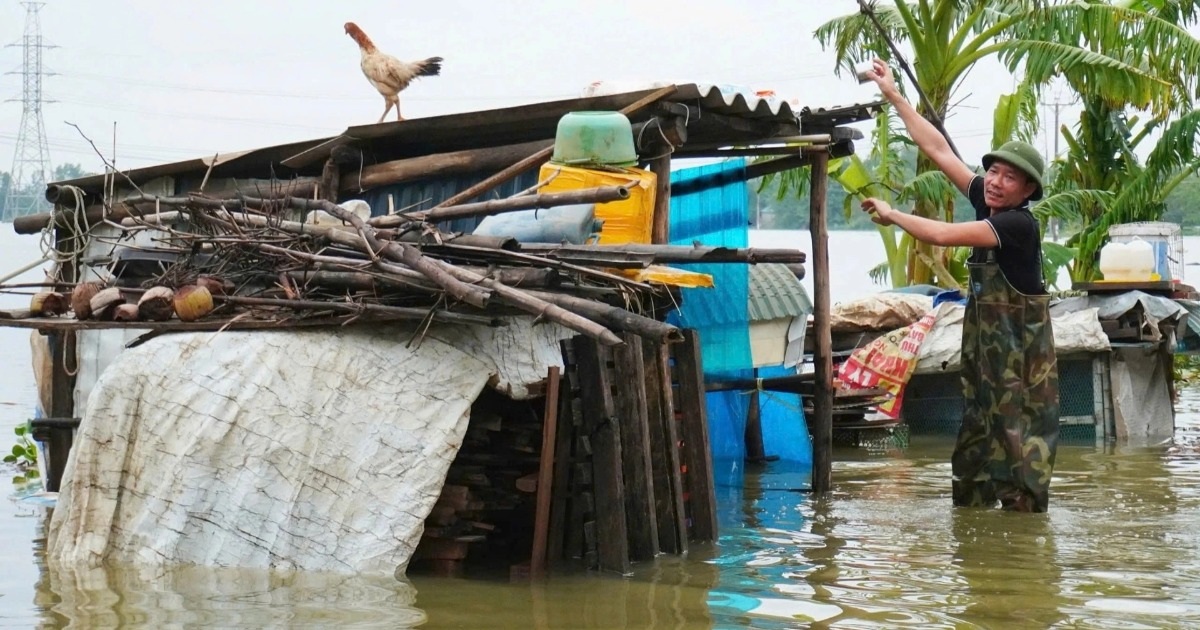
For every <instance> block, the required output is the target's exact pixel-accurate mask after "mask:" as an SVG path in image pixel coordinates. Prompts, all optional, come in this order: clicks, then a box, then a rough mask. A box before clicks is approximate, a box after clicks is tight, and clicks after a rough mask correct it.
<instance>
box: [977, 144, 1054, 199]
mask: <svg viewBox="0 0 1200 630" xmlns="http://www.w3.org/2000/svg"><path fill="white" fill-rule="evenodd" d="M996 160H1000V161H1001V162H1007V163H1009V164H1012V165H1013V166H1015V167H1017V168H1018V169H1020V170H1021V172H1022V173H1025V174H1026V175H1028V176H1029V179H1032V180H1033V181H1034V182H1035V183H1036V184H1037V190H1035V191H1033V194H1032V195H1030V196H1029V199H1030V200H1031V201H1037V200H1038V199H1041V198H1042V169H1043V168H1045V166H1046V164H1045V162H1044V161H1043V160H1042V154H1041V153H1038V151H1037V149H1035V148H1033V146H1031V145H1030V144H1028V143H1025V142H1021V141H1020V140H1011V141H1009V142H1005V143H1004V144H1003V145H1002V146H1001V147H1000V148H999V149H996V150H995V151H992V152H991V153H988V154H987V155H984V156H983V168H984V169H989V168H991V167H992V162H995V161H996Z"/></svg>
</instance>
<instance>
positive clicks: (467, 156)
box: [341, 140, 546, 194]
mask: <svg viewBox="0 0 1200 630" xmlns="http://www.w3.org/2000/svg"><path fill="white" fill-rule="evenodd" d="M545 146H546V141H545V140H537V141H535V142H525V143H522V144H511V145H508V146H503V147H488V148H486V149H467V150H465V151H453V152H449V153H435V154H433V155H423V156H421V157H414V158H405V159H401V160H392V161H390V162H382V163H379V164H372V165H370V166H365V167H363V168H362V172H361V174H360V173H359V172H358V170H357V169H354V171H347V172H346V175H345V177H343V178H342V181H341V190H342V192H345V193H350V194H355V193H358V192H360V191H363V190H369V189H371V188H377V187H379V186H392V185H394V184H400V183H403V182H408V181H414V180H418V179H426V178H430V177H439V176H442V175H453V174H459V173H477V172H479V171H491V170H498V169H502V168H504V167H506V166H508V165H510V164H512V163H513V162H516V161H517V160H520V159H521V158H523V157H525V156H528V155H529V154H530V153H533V152H534V151H537V150H539V149H542V148H543V147H545Z"/></svg>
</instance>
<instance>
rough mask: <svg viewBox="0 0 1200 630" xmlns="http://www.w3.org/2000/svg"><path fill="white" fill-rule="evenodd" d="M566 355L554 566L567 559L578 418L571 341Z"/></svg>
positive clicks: (553, 518)
mask: <svg viewBox="0 0 1200 630" xmlns="http://www.w3.org/2000/svg"><path fill="white" fill-rule="evenodd" d="M559 345H560V347H561V349H562V357H563V365H564V368H563V377H562V379H561V382H560V383H559V392H558V417H559V418H561V419H562V421H561V422H559V427H558V431H557V434H556V435H555V440H554V442H555V444H554V489H553V496H552V497H551V506H550V530H549V532H548V541H547V549H546V555H547V557H548V559H549V564H550V566H551V567H554V566H559V565H560V564H561V563H562V561H563V560H565V559H566V548H565V541H566V537H565V533H566V527H567V514H568V499H569V497H570V495H571V488H572V485H571V444H572V442H573V441H574V437H575V426H576V421H575V418H574V415H573V413H572V407H573V402H574V400H575V396H576V390H577V388H576V385H575V383H576V376H575V368H574V359H573V357H574V353H573V352H571V351H570V348H569V345H570V342H569V341H563V342H560V344H559Z"/></svg>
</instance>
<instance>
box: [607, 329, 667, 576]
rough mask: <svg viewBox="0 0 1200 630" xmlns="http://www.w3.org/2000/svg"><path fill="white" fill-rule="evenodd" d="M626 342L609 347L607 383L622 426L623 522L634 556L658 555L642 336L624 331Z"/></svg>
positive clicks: (637, 558) (650, 558) (644, 558)
mask: <svg viewBox="0 0 1200 630" xmlns="http://www.w3.org/2000/svg"><path fill="white" fill-rule="evenodd" d="M623 336H624V338H625V343H624V344H622V345H620V346H616V347H614V348H613V349H612V355H613V362H612V373H611V374H610V381H609V382H610V383H611V384H612V385H613V402H614V404H615V406H616V414H617V418H618V421H619V423H620V427H621V431H620V433H621V461H622V470H623V476H624V482H625V517H626V521H625V525H626V527H628V528H629V554H630V558H631V559H633V560H652V559H654V556H657V555H658V521H657V519H656V518H655V515H654V484H653V482H652V476H653V469H652V468H651V465H650V423H649V420H648V418H647V414H648V411H647V403H646V366H645V364H644V363H643V362H642V339H641V337H638V336H637V335H635V334H633V333H625V334H624V335H623Z"/></svg>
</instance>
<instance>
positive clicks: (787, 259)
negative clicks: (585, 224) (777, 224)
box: [521, 243, 807, 264]
mask: <svg viewBox="0 0 1200 630" xmlns="http://www.w3.org/2000/svg"><path fill="white" fill-rule="evenodd" d="M521 251H522V252H524V253H527V254H535V255H538V256H545V257H547V258H558V259H561V260H569V259H571V258H573V257H579V258H587V259H592V258H593V257H598V256H608V257H611V258H612V259H613V260H618V259H620V258H621V257H623V256H627V257H629V258H631V259H634V258H638V259H641V260H644V261H646V262H647V263H650V264H671V263H695V262H721V263H725V262H729V263H735V262H736V263H750V264H758V263H783V264H794V263H803V262H805V260H806V259H807V255H806V254H805V253H804V252H802V251H800V250H798V249H754V248H745V249H738V248H731V247H689V246H687V245H646V244H638V243H625V244H621V245H557V244H553V245H552V244H540V243H527V244H522V245H521Z"/></svg>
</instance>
